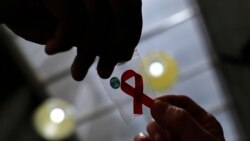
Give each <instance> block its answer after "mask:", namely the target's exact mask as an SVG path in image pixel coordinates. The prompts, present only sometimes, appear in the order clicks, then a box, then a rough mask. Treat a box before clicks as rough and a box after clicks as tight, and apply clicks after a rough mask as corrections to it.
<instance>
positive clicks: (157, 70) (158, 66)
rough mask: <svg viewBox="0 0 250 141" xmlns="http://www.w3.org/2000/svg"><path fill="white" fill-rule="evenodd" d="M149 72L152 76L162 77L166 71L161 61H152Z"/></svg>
mask: <svg viewBox="0 0 250 141" xmlns="http://www.w3.org/2000/svg"><path fill="white" fill-rule="evenodd" d="M149 72H150V74H151V75H152V76H155V77H160V76H161V75H162V74H163V72H164V66H163V64H162V63H161V62H152V63H151V64H150V65H149Z"/></svg>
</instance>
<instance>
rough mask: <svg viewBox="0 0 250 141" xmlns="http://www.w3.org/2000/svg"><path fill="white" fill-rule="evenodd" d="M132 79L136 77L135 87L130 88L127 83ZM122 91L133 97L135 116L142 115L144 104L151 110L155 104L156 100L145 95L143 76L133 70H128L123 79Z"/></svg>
mask: <svg viewBox="0 0 250 141" xmlns="http://www.w3.org/2000/svg"><path fill="white" fill-rule="evenodd" d="M132 77H135V87H134V88H133V87H132V86H130V85H129V84H128V83H126V81H127V80H128V79H130V78H132ZM121 90H122V91H123V92H125V93H126V94H128V95H129V96H131V97H133V98H134V99H133V105H134V114H138V115H141V114H143V111H142V104H144V105H146V106H147V107H149V108H151V107H152V106H153V104H154V100H153V99H151V98H150V97H148V96H147V95H145V94H144V93H143V79H142V76H141V75H140V74H138V73H136V72H135V71H133V70H127V71H125V72H124V73H123V74H122V77H121Z"/></svg>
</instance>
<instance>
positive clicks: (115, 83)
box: [110, 77, 121, 89]
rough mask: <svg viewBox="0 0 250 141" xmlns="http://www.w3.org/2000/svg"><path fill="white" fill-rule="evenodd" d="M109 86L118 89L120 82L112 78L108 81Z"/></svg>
mask: <svg viewBox="0 0 250 141" xmlns="http://www.w3.org/2000/svg"><path fill="white" fill-rule="evenodd" d="M110 85H111V87H112V88H114V89H118V88H119V87H120V85H121V83H120V80H119V79H118V78H117V77H112V78H111V79H110Z"/></svg>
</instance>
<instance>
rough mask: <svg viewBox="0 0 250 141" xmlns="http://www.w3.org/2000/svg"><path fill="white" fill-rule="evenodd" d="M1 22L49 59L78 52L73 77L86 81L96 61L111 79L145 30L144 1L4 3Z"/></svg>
mask: <svg viewBox="0 0 250 141" xmlns="http://www.w3.org/2000/svg"><path fill="white" fill-rule="evenodd" d="M0 5H1V6H0V22H3V23H5V24H6V25H7V26H8V27H9V28H10V29H11V30H12V31H13V32H14V33H16V34H17V35H19V36H21V37H23V38H25V39H26V40H29V41H32V42H35V43H39V44H45V45H46V48H45V51H46V52H47V53H48V54H55V53H58V52H62V51H66V50H69V49H71V48H72V47H73V46H76V47H77V56H76V58H75V60H74V62H73V64H72V68H71V70H72V76H73V78H74V79H75V80H82V79H83V78H84V77H85V75H86V73H87V71H88V69H89V67H90V66H91V64H92V63H93V61H94V59H95V58H96V56H99V57H100V60H99V62H98V65H97V70H98V74H99V75H100V76H101V77H103V78H107V77H109V76H110V75H111V73H112V71H113V68H114V66H115V65H116V64H117V63H118V62H124V61H128V60H130V59H131V57H132V54H133V51H134V48H135V47H136V45H137V44H138V42H139V39H140V35H141V29H142V15H141V1H140V0H3V1H1V2H0Z"/></svg>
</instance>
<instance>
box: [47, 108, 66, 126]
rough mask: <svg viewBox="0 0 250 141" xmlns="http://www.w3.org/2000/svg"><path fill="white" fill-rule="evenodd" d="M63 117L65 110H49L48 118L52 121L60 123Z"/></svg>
mask: <svg viewBox="0 0 250 141" xmlns="http://www.w3.org/2000/svg"><path fill="white" fill-rule="evenodd" d="M64 118H65V112H64V111H63V110H62V109H61V108H55V109H53V110H52V111H51V112H50V119H51V121H52V122H54V123H61V122H62V121H63V120H64Z"/></svg>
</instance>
